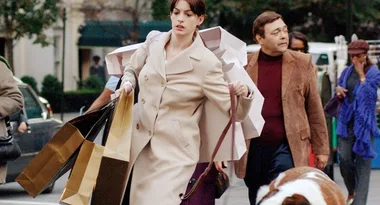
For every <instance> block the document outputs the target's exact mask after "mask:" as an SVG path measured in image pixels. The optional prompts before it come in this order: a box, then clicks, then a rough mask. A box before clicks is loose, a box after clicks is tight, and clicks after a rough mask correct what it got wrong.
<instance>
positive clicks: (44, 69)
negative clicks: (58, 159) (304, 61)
mask: <svg viewBox="0 0 380 205" xmlns="http://www.w3.org/2000/svg"><path fill="white" fill-rule="evenodd" d="M169 2H170V1H167V0H49V1H39V0H17V1H15V0H1V1H0V55H1V56H4V57H5V58H6V59H7V60H8V61H9V63H10V65H11V69H12V71H13V73H14V76H15V77H16V79H18V82H19V88H20V89H21V90H22V91H23V90H24V91H23V95H24V98H25V99H27V100H29V101H28V102H29V103H25V112H26V113H25V114H26V117H27V118H28V120H29V122H31V124H33V123H38V122H43V121H49V120H50V121H51V119H56V120H58V121H59V120H60V121H62V122H63V123H64V122H67V121H68V120H70V119H72V118H74V117H76V116H78V115H79V113H80V112H84V111H86V110H87V109H88V108H89V106H90V105H91V103H92V102H93V101H94V100H95V99H96V98H97V97H98V96H99V95H100V93H101V92H102V90H103V88H104V85H105V82H106V81H107V79H108V78H109V77H110V76H109V75H108V74H107V72H106V70H107V68H106V63H105V59H104V57H105V56H106V54H107V53H110V52H112V51H114V50H115V49H116V48H119V47H122V46H127V45H132V44H136V43H141V42H143V41H144V40H145V38H146V35H147V34H148V33H149V32H150V31H151V30H158V31H162V32H165V31H169V30H170V29H171V22H170V21H169V18H168V15H169ZM206 5H207V18H206V21H205V22H204V24H203V25H202V26H201V28H200V29H205V28H210V27H214V26H221V27H223V28H224V29H225V30H227V31H228V32H230V33H231V34H233V35H235V36H236V37H238V38H239V39H241V40H242V41H244V42H245V43H246V44H247V52H248V53H252V52H255V51H257V50H258V49H260V47H259V46H258V45H257V44H255V42H254V41H253V37H252V23H253V20H254V19H255V18H256V17H257V16H258V15H259V14H260V13H262V12H263V11H266V10H272V11H275V12H277V13H279V14H281V15H282V16H283V18H284V21H285V22H286V24H287V25H288V27H289V31H300V32H302V33H304V34H305V35H306V36H307V37H308V40H309V44H310V50H309V53H310V54H311V55H312V60H313V63H314V64H315V65H316V66H317V67H318V70H319V74H318V75H323V73H327V74H328V75H329V77H330V83H329V86H331V88H334V87H335V85H336V80H337V78H338V77H339V74H340V72H341V71H342V69H344V67H345V66H346V65H348V64H350V62H349V61H350V60H349V58H348V54H347V45H348V43H350V42H351V40H353V39H364V40H366V41H367V42H368V43H369V44H370V51H369V52H368V54H369V58H370V59H371V60H372V61H373V62H374V63H377V64H378V65H379V64H380V24H379V22H380V9H379V8H380V0H368V1H354V0H341V1H330V0H314V1H303V0H292V1H284V0H266V1H251V0H206ZM97 68H101V69H102V70H103V71H104V74H102V73H100V74H99V75H93V74H94V73H93V72H92V70H96V69H97ZM98 70H99V69H98ZM330 90H331V92H329V93H325V94H326V95H328V96H331V95H332V94H333V90H332V89H330ZM32 101H33V102H34V101H36V103H35V106H34V107H33V106H32V104H31V103H30V102H32ZM379 122H380V118H379ZM33 129H34V128H33V127H32V132H31V134H30V136H25V137H24V139H27V140H30V141H29V145H33V144H34V142H37V141H38V138H35V137H36V136H32V135H33V131H34V130H33ZM49 129H53V128H52V127H49ZM54 129H55V128H54ZM55 131H56V130H55ZM330 131H332V133H334V131H335V130H334V128H332V129H331V130H330ZM51 136H52V134H50V136H47V137H51ZM33 137H34V138H33ZM33 139H35V141H33ZM45 143H46V142H45ZM97 143H100V138H99V139H97ZM337 143H338V142H337V137H336V136H334V134H333V136H332V150H334V148H336V146H337ZM375 144H379V146H377V147H375V149H376V151H377V152H378V153H380V140H378V139H375ZM41 148H42V146H39V147H38V148H36V150H34V154H35V153H38V151H39V150H40V149H41ZM32 154H33V153H32ZM335 160H336V159H335ZM19 168H20V170H21V168H22V167H19ZM334 177H335V181H336V182H337V183H338V184H339V185H340V186H341V187H342V190H344V192H345V194H347V191H346V189H345V186H344V183H343V179H342V177H341V175H340V171H339V167H338V164H337V163H335V164H334ZM67 178H68V174H66V175H64V176H62V177H61V178H60V179H59V180H58V181H57V182H56V184H55V187H54V189H53V191H52V193H49V194H41V195H40V196H38V197H36V198H35V199H33V198H31V197H30V196H28V195H27V194H26V192H25V191H23V189H22V188H21V187H20V186H19V185H18V184H17V183H7V184H4V185H0V205H2V204H4V205H5V204H20V205H22V204H25V205H29V204H36V205H50V204H58V202H59V199H60V195H61V194H62V191H63V188H64V186H65V184H66V181H67ZM379 191H380V159H379V158H376V159H375V160H374V162H373V169H372V172H371V182H370V189H369V198H368V204H369V205H375V204H379V203H380V195H379V194H378V193H379ZM216 204H217V205H222V204H239V205H248V204H249V202H248V196H247V188H246V186H245V185H244V182H243V181H242V180H239V179H237V178H236V177H233V176H232V178H231V187H230V188H229V190H228V192H226V193H225V194H224V195H223V197H222V199H219V200H217V201H216Z"/></svg>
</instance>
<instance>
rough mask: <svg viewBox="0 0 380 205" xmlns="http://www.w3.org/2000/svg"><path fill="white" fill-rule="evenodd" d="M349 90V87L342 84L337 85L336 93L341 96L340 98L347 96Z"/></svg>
mask: <svg viewBox="0 0 380 205" xmlns="http://www.w3.org/2000/svg"><path fill="white" fill-rule="evenodd" d="M347 91H348V90H347V89H344V88H342V87H340V86H337V87H336V88H335V93H336V95H337V96H338V97H339V98H345V97H346V92H347Z"/></svg>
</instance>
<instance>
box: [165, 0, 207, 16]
mask: <svg viewBox="0 0 380 205" xmlns="http://www.w3.org/2000/svg"><path fill="white" fill-rule="evenodd" d="M179 1H180V0H172V3H171V4H170V13H172V12H173V10H174V8H175V5H176V4H177V3H178V2H179ZM185 1H186V2H187V3H188V4H189V5H190V9H191V11H192V12H193V13H194V14H196V15H197V16H202V15H205V14H206V3H205V0H185Z"/></svg>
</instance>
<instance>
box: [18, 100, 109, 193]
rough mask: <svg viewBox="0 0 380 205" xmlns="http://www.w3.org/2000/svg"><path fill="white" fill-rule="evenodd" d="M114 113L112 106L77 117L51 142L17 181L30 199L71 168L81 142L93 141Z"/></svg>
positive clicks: (66, 124) (65, 125) (64, 126)
mask: <svg viewBox="0 0 380 205" xmlns="http://www.w3.org/2000/svg"><path fill="white" fill-rule="evenodd" d="M112 110H113V106H112V104H111V103H110V104H108V105H107V106H106V107H104V108H102V109H99V110H96V111H94V112H91V113H88V114H85V115H82V116H79V117H76V118H74V119H72V120H70V121H68V122H67V123H65V124H64V125H63V127H62V128H61V129H60V130H59V131H58V132H57V133H56V134H55V135H54V136H53V137H52V138H51V139H50V141H49V142H48V143H47V144H46V145H45V146H44V147H43V148H42V150H41V151H40V152H39V153H38V155H37V156H35V157H34V158H33V159H32V160H31V162H30V163H29V164H28V165H27V166H26V167H25V168H24V170H23V171H22V172H21V174H20V175H19V176H18V177H17V178H16V181H17V182H18V183H19V184H20V185H21V186H22V187H23V188H24V189H25V190H26V192H27V193H28V194H29V195H31V196H32V197H36V196H37V195H39V194H40V193H41V192H42V191H43V190H45V189H46V187H48V186H49V185H50V184H51V183H53V182H54V181H55V180H57V179H58V178H59V177H60V176H62V175H63V174H65V173H66V172H67V171H68V170H70V169H71V168H72V166H73V165H74V162H75V159H76V156H77V154H78V152H79V149H78V148H79V147H80V145H81V144H82V143H83V141H84V139H88V140H90V141H93V140H94V139H95V138H96V136H97V134H98V133H99V131H100V130H101V129H102V126H103V124H104V123H105V121H106V119H107V118H108V117H109V115H110V114H111V111H112Z"/></svg>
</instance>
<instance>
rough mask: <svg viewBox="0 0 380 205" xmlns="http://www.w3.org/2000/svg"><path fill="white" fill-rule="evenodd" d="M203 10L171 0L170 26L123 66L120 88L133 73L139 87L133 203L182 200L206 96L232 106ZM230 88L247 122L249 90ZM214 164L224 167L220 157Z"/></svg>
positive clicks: (200, 4) (198, 1) (189, 0)
mask: <svg viewBox="0 0 380 205" xmlns="http://www.w3.org/2000/svg"><path fill="white" fill-rule="evenodd" d="M205 12H206V6H205V1H204V0H172V2H171V6H170V19H171V22H172V30H171V31H169V32H167V33H159V32H151V33H149V34H148V36H147V40H146V41H145V43H144V44H143V45H142V46H141V47H140V48H139V49H137V51H136V52H135V53H134V54H133V55H132V57H131V58H130V61H129V63H128V64H127V66H126V68H125V71H124V76H123V82H122V87H123V88H124V89H126V91H127V93H129V92H131V90H132V89H133V88H134V87H135V86H136V82H137V81H136V79H135V77H134V74H133V72H134V73H136V74H137V76H138V85H139V88H140V93H139V97H138V103H137V104H136V105H135V109H137V110H138V113H137V115H135V116H134V117H135V119H134V121H135V125H134V130H133V137H132V145H131V159H130V167H129V172H130V170H131V168H132V166H133V175H132V177H131V180H132V181H131V192H130V204H133V205H151V204H155V205H172V204H177V205H178V204H180V203H181V198H180V194H181V193H184V192H185V190H186V187H187V185H188V180H189V179H190V178H191V176H192V174H193V172H194V170H195V167H196V164H197V163H198V160H199V146H200V143H201V139H200V131H199V120H200V118H201V114H202V109H203V103H204V101H205V99H208V100H211V101H212V102H214V103H215V106H218V107H219V108H220V109H221V110H223V111H224V112H225V113H226V114H228V113H229V112H230V109H231V103H230V96H229V89H228V85H227V83H226V82H225V81H224V79H223V75H224V74H223V71H222V64H221V62H220V61H219V60H218V59H217V57H216V56H215V55H214V54H213V53H212V52H211V51H210V50H209V49H207V48H206V47H205V45H204V43H203V41H202V39H201V37H200V35H199V34H198V32H197V30H198V29H197V28H198V27H199V25H201V24H202V22H203V20H204V18H205ZM233 88H234V91H235V94H236V96H238V97H239V98H238V103H237V116H236V118H237V120H244V119H245V118H246V116H247V115H248V111H249V109H250V106H251V102H252V97H251V96H250V95H251V94H252V93H250V91H249V88H248V87H247V86H246V85H243V84H242V83H241V82H234V83H233ZM136 118H137V119H136ZM224 126H225V125H220V127H219V128H216V129H221V130H222V129H223V128H224ZM215 137H219V136H215ZM217 168H218V169H221V166H220V164H219V163H218V164H217Z"/></svg>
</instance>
